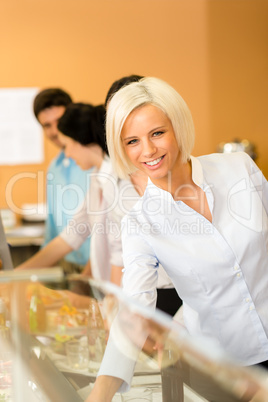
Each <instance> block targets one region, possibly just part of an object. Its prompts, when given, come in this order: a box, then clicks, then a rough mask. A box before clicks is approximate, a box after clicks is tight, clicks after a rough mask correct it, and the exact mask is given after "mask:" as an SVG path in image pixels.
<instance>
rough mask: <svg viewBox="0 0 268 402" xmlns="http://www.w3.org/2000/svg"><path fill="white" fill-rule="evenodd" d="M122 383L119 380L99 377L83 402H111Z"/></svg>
mask: <svg viewBox="0 0 268 402" xmlns="http://www.w3.org/2000/svg"><path fill="white" fill-rule="evenodd" d="M122 382H123V380H121V378H117V377H111V376H106V375H100V376H99V377H97V379H96V381H95V384H94V387H93V389H92V391H91V393H90V395H89V396H88V398H87V399H86V400H85V402H111V401H112V399H113V397H114V395H115V393H116V392H117V390H118V389H119V388H120V386H121V384H122Z"/></svg>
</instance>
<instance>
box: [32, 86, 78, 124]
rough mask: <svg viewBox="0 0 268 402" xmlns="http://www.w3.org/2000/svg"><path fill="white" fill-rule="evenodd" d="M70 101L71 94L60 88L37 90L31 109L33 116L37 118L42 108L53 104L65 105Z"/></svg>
mask: <svg viewBox="0 0 268 402" xmlns="http://www.w3.org/2000/svg"><path fill="white" fill-rule="evenodd" d="M70 103H72V98H71V96H70V95H69V94H68V93H67V92H65V91H63V90H62V89H60V88H47V89H44V90H43V91H41V92H39V93H38V94H37V95H36V97H35V99H34V103H33V111H34V114H35V117H36V118H37V119H38V115H39V113H40V112H42V111H43V110H44V109H48V108H50V107H53V106H67V105H69V104H70Z"/></svg>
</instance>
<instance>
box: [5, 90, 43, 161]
mask: <svg viewBox="0 0 268 402" xmlns="http://www.w3.org/2000/svg"><path fill="white" fill-rule="evenodd" d="M37 92H38V88H3V89H1V88H0V165H21V164H33V163H42V162H43V161H44V143H43V134H42V127H41V126H40V124H39V123H38V122H37V120H36V118H35V116H34V113H33V100H34V98H35V96H36V94H37Z"/></svg>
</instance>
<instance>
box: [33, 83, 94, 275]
mask: <svg viewBox="0 0 268 402" xmlns="http://www.w3.org/2000/svg"><path fill="white" fill-rule="evenodd" d="M70 103H72V99H71V96H70V95H69V94H68V93H67V92H65V91H63V90H62V89H60V88H48V89H44V90H42V91H41V92H39V93H38V94H37V96H36V97H35V99H34V104H33V110H34V114H35V117H36V118H37V120H38V122H39V123H40V124H41V126H42V127H43V130H44V134H45V136H46V137H47V138H48V139H49V140H50V141H51V142H52V143H53V144H54V145H56V146H57V147H58V148H59V149H60V152H59V154H58V155H57V156H56V157H55V158H54V159H53V160H52V162H51V163H50V165H49V167H48V171H47V185H46V189H47V219H46V225H45V241H44V246H45V245H46V244H47V243H49V242H50V241H51V240H52V239H53V238H55V237H56V236H57V235H58V234H59V233H61V232H62V229H63V228H64V227H65V226H66V225H67V223H68V221H69V220H70V219H72V217H73V216H74V215H75V213H76V212H77V211H78V210H79V207H80V204H82V202H83V200H84V198H85V195H86V192H87V189H88V187H89V178H90V174H89V171H88V170H86V171H83V170H81V169H80V167H79V166H78V165H77V164H76V163H75V161H74V160H73V159H71V158H66V157H65V155H64V150H63V146H62V144H61V142H60V140H59V137H58V134H59V131H58V127H57V124H58V120H59V119H60V118H61V116H62V115H63V113H64V111H65V109H66V106H67V105H69V104H70ZM89 242H90V239H89V238H88V239H87V240H86V241H85V242H84V243H83V244H82V246H81V247H80V248H79V249H78V250H76V251H72V252H71V253H69V254H68V255H66V257H65V259H64V261H61V262H60V265H61V266H62V267H63V269H64V270H65V271H66V272H68V273H71V272H80V271H81V270H82V269H83V267H84V265H85V264H86V263H88V260H89V248H90V247H89Z"/></svg>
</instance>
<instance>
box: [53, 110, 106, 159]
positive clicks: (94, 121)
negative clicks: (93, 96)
mask: <svg viewBox="0 0 268 402" xmlns="http://www.w3.org/2000/svg"><path fill="white" fill-rule="evenodd" d="M105 115H106V110H105V107H104V106H103V105H98V106H93V105H91V104H87V103H71V104H70V105H68V106H67V107H66V110H65V112H64V114H63V115H62V117H61V118H60V119H59V122H58V129H59V130H60V131H61V132H62V134H64V135H66V136H68V137H70V138H72V139H74V140H75V141H77V142H79V143H80V144H82V145H88V144H97V145H99V146H100V147H101V148H102V150H103V151H104V152H105V153H106V154H108V150H107V145H106V138H105Z"/></svg>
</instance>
